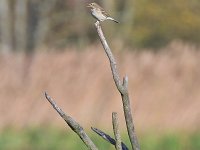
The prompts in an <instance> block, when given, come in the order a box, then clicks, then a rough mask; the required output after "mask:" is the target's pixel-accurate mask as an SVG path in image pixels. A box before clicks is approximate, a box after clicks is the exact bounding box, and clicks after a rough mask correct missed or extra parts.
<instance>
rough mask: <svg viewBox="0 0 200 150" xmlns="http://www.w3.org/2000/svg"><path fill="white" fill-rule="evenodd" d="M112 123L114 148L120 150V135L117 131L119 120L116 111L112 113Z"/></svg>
mask: <svg viewBox="0 0 200 150" xmlns="http://www.w3.org/2000/svg"><path fill="white" fill-rule="evenodd" d="M112 123H113V131H114V135H115V141H116V144H115V148H116V150H122V146H121V137H120V132H119V121H118V116H117V113H116V112H113V113H112Z"/></svg>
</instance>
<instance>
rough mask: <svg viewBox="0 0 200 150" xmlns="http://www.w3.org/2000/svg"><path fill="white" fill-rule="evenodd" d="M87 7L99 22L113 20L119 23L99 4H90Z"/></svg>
mask: <svg viewBox="0 0 200 150" xmlns="http://www.w3.org/2000/svg"><path fill="white" fill-rule="evenodd" d="M87 7H90V8H91V14H92V16H93V17H94V18H96V19H97V20H98V21H105V20H112V21H114V22H116V23H119V22H118V21H117V20H115V19H113V18H111V17H110V15H109V14H108V13H106V12H105V10H104V9H103V8H102V7H101V6H99V5H98V4H97V3H90V4H88V6H87Z"/></svg>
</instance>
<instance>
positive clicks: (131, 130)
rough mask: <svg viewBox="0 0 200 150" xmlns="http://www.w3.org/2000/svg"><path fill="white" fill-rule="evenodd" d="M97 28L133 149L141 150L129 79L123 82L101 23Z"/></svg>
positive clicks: (126, 78) (97, 24)
mask: <svg viewBox="0 0 200 150" xmlns="http://www.w3.org/2000/svg"><path fill="white" fill-rule="evenodd" d="M95 27H96V29H97V33H98V35H99V38H100V41H101V43H102V45H103V48H104V50H105V52H106V54H107V56H108V59H109V61H110V67H111V71H112V75H113V79H114V81H115V85H116V87H117V89H118V91H119V92H120V94H121V97H122V102H123V109H124V116H125V120H126V127H127V130H128V135H129V139H130V142H131V146H132V149H133V150H140V145H139V143H138V140H137V136H136V133H135V127H134V123H133V118H132V114H131V107H130V100H129V94H128V77H127V76H125V77H124V78H123V82H121V80H120V77H119V73H118V71H117V65H116V61H115V59H114V56H113V54H112V52H111V50H110V47H109V46H108V43H107V41H106V39H105V36H104V34H103V31H102V29H101V26H100V23H99V21H97V22H96V23H95Z"/></svg>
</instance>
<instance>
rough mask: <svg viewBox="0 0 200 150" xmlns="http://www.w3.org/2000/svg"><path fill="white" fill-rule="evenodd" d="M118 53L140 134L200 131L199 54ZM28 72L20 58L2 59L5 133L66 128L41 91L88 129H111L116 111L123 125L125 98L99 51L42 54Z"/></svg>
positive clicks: (185, 49)
mask: <svg viewBox="0 0 200 150" xmlns="http://www.w3.org/2000/svg"><path fill="white" fill-rule="evenodd" d="M114 53H115V56H116V57H117V62H118V66H119V68H120V70H121V72H120V74H121V75H124V74H127V75H128V77H129V92H130V94H131V95H130V96H131V100H132V102H131V103H132V104H134V105H133V106H132V107H133V110H134V112H133V114H134V120H135V123H136V124H135V125H136V128H137V130H146V129H149V128H150V129H167V128H170V129H183V130H184V129H186V130H191V129H192V130H194V129H197V128H199V126H200V117H199V115H200V109H199V106H200V69H199V66H200V51H199V50H196V49H195V47H192V46H190V45H184V44H179V43H172V44H171V45H169V46H168V47H167V48H165V49H164V50H163V51H161V52H158V53H154V52H151V51H142V52H137V51H134V52H131V51H122V52H114ZM23 66H24V65H23V57H22V55H20V54H17V55H16V54H15V55H14V54H13V55H9V56H7V57H6V58H5V57H3V56H0V81H1V84H0V120H1V121H0V127H5V126H7V125H12V126H16V127H23V126H26V125H31V126H33V125H41V124H43V125H45V124H47V123H48V124H52V123H53V125H59V126H62V127H64V124H63V122H62V119H60V118H58V117H57V114H56V113H55V112H54V110H52V108H50V107H49V105H48V104H47V103H46V101H45V100H44V96H43V94H44V93H42V92H41V91H46V90H47V91H48V93H49V94H50V95H53V97H54V98H56V100H57V103H58V104H59V105H60V106H62V108H63V109H64V110H65V111H67V112H68V114H69V115H70V116H72V117H73V118H75V119H76V120H79V122H81V124H82V125H83V126H87V125H90V126H92V124H95V126H106V127H109V128H111V125H110V122H111V116H110V115H109V114H111V113H112V112H113V111H117V112H119V117H120V119H122V115H123V113H122V108H121V99H120V95H119V94H118V92H117V90H116V89H115V87H114V86H115V85H114V82H113V80H112V76H111V73H110V68H109V63H108V60H107V58H106V56H105V54H104V52H103V50H102V48H101V47H100V46H94V47H90V48H88V49H87V50H85V51H82V52H78V51H75V50H70V51H66V52H60V53H59V52H58V53H56V52H51V53H37V54H36V55H35V57H34V60H33V62H32V65H31V68H30V72H29V74H28V75H27V76H26V77H24V75H23V74H24V72H23ZM96 66H97V67H96ZM66 97H67V98H66ZM77 110H78V111H77ZM95 118H98V120H97V119H95ZM52 120H56V121H52Z"/></svg>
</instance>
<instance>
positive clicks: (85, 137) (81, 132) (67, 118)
mask: <svg viewBox="0 0 200 150" xmlns="http://www.w3.org/2000/svg"><path fill="white" fill-rule="evenodd" d="M45 97H46V99H47V100H48V101H49V103H50V104H51V105H52V106H53V108H54V109H55V110H56V111H57V112H58V113H59V115H60V116H61V117H62V118H63V119H64V120H65V122H66V123H67V124H68V125H69V127H70V128H71V129H72V130H73V131H74V132H75V133H76V134H77V135H78V136H79V137H80V138H81V140H82V141H83V142H84V143H85V145H86V146H87V147H88V148H89V149H90V150H98V149H97V147H96V146H95V145H94V143H93V142H92V140H91V139H90V138H89V137H88V135H87V134H86V133H85V131H84V129H83V128H82V127H81V126H80V125H79V124H78V123H77V122H76V121H75V120H74V119H73V118H72V117H70V116H68V115H66V114H65V113H64V112H63V111H62V109H60V108H59V107H58V106H57V104H56V103H55V101H54V100H53V99H52V98H51V97H50V96H49V95H48V94H47V93H46V92H45Z"/></svg>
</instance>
